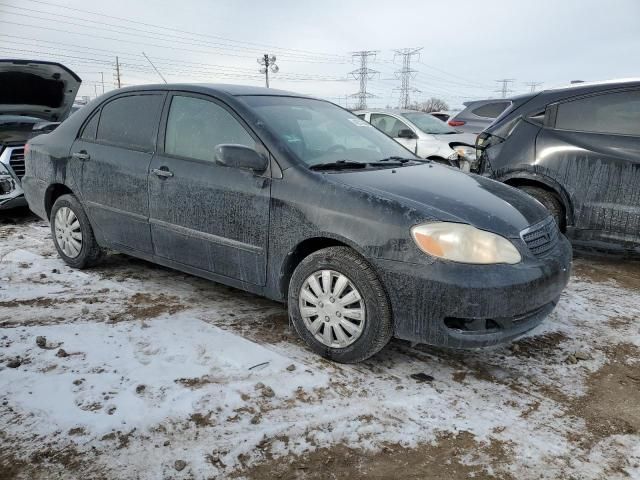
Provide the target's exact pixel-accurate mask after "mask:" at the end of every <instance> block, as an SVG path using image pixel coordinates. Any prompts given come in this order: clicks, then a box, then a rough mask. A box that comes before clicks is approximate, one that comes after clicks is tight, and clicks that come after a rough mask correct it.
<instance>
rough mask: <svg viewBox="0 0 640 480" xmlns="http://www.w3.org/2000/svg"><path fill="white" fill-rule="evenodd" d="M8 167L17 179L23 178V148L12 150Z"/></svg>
mask: <svg viewBox="0 0 640 480" xmlns="http://www.w3.org/2000/svg"><path fill="white" fill-rule="evenodd" d="M9 166H11V169H12V170H13V173H15V174H16V177H18V179H20V180H22V177H24V148H14V149H13V151H12V152H11V156H10V157H9Z"/></svg>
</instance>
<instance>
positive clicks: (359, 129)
mask: <svg viewBox="0 0 640 480" xmlns="http://www.w3.org/2000/svg"><path fill="white" fill-rule="evenodd" d="M242 99H243V100H244V102H245V103H246V104H247V105H249V106H250V107H251V108H252V109H253V110H254V111H255V112H256V114H257V115H258V116H259V117H260V118H261V119H262V121H263V122H264V123H265V124H266V125H268V126H269V128H270V129H271V130H272V131H273V132H274V133H275V134H276V135H277V136H278V137H279V138H280V139H281V140H282V141H283V142H284V143H286V144H287V146H288V147H289V149H290V150H291V151H292V152H293V153H294V154H295V155H296V156H297V157H298V158H299V159H300V160H301V161H302V162H304V163H305V164H306V165H308V166H310V167H312V166H314V165H320V164H329V163H336V162H341V163H342V164H343V165H345V166H347V167H348V166H349V165H352V164H354V163H357V164H369V163H373V162H379V161H380V160H385V159H390V158H393V159H394V160H395V159H396V158H411V159H416V160H418V158H417V157H416V156H415V155H413V154H412V153H411V152H410V151H409V150H407V149H405V148H404V147H402V146H401V145H400V144H398V143H396V142H395V141H394V140H392V139H391V138H389V137H388V136H386V135H385V134H384V133H382V132H381V131H380V130H378V129H377V128H375V127H372V126H371V125H370V124H369V123H368V122H366V121H364V120H361V119H360V118H358V117H357V116H355V115H353V114H351V113H349V112H347V111H345V110H343V109H341V108H339V107H337V106H335V105H333V104H331V103H329V102H325V101H322V100H314V99H310V98H297V97H279V96H271V95H256V96H245V97H242ZM387 163H388V162H387ZM381 165H382V164H381Z"/></svg>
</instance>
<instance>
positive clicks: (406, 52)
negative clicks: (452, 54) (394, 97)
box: [394, 47, 423, 108]
mask: <svg viewBox="0 0 640 480" xmlns="http://www.w3.org/2000/svg"><path fill="white" fill-rule="evenodd" d="M422 48H423V47H420V48H402V49H400V50H395V55H394V60H395V57H397V56H398V55H399V56H401V57H402V69H400V70H397V71H396V72H395V74H396V78H399V79H400V88H396V89H394V90H400V108H409V106H410V105H411V98H410V96H411V93H412V92H419V91H420V90H418V89H417V88H414V87H411V85H410V83H411V79H412V78H415V74H416V73H417V71H416V70H412V69H411V58H412V57H414V56H416V55H420V50H422Z"/></svg>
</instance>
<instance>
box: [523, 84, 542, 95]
mask: <svg viewBox="0 0 640 480" xmlns="http://www.w3.org/2000/svg"><path fill="white" fill-rule="evenodd" d="M525 85H527V86H528V87H530V88H531V90H530V92H531V93H533V92H535V91H536V88H538V87H539V86H540V85H542V82H529V83H526V84H525Z"/></svg>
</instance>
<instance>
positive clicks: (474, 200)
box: [331, 163, 549, 238]
mask: <svg viewBox="0 0 640 480" xmlns="http://www.w3.org/2000/svg"><path fill="white" fill-rule="evenodd" d="M331 177H332V178H333V179H334V180H335V181H338V182H340V183H343V184H345V185H349V186H351V187H354V188H358V189H360V190H364V191H367V192H369V193H372V194H375V195H378V196H382V197H384V198H387V199H390V200H396V201H398V202H400V203H402V204H404V205H406V206H409V207H411V208H415V209H416V210H418V211H422V212H424V214H425V215H426V216H428V217H431V218H435V219H437V220H441V221H449V222H457V223H467V224H470V225H473V226H474V227H476V228H479V229H482V230H487V231H489V232H494V233H497V234H499V235H503V236H506V237H510V238H517V237H519V236H520V232H521V231H522V230H524V229H525V228H527V227H529V226H531V225H533V224H535V223H537V222H540V221H541V220H544V219H545V218H546V217H548V216H549V212H547V211H546V210H545V208H544V207H543V206H542V205H541V204H540V203H538V202H537V201H536V200H534V199H533V198H531V197H530V196H529V195H527V194H525V193H523V192H521V191H519V190H516V189H515V188H512V187H509V186H507V185H504V184H502V183H499V182H496V181H494V180H489V179H487V178H484V177H481V176H478V175H469V174H466V173H463V172H461V171H460V170H457V169H454V168H450V167H445V166H442V165H438V164H433V163H428V164H422V165H416V166H408V167H399V168H395V169H391V168H384V169H372V170H358V171H352V172H340V173H335V174H331Z"/></svg>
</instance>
